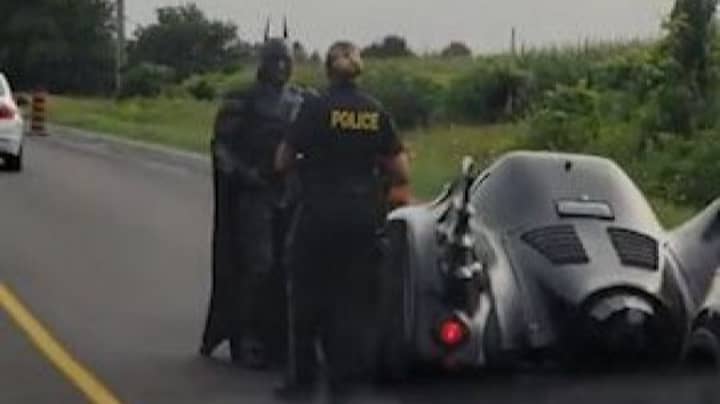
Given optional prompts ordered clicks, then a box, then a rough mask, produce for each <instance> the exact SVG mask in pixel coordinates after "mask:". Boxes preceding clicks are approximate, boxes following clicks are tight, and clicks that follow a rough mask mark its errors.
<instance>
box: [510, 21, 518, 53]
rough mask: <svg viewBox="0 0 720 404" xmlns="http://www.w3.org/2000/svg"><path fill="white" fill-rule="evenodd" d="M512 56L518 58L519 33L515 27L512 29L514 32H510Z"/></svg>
mask: <svg viewBox="0 0 720 404" xmlns="http://www.w3.org/2000/svg"><path fill="white" fill-rule="evenodd" d="M510 54H511V55H512V56H517V31H516V30H515V27H512V31H511V32H510Z"/></svg>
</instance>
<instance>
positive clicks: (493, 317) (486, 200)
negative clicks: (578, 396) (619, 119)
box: [380, 152, 720, 376]
mask: <svg viewBox="0 0 720 404" xmlns="http://www.w3.org/2000/svg"><path fill="white" fill-rule="evenodd" d="M473 166H474V164H473V163H472V162H471V161H469V160H466V161H465V162H464V164H463V175H462V176H460V177H459V179H458V180H456V181H455V182H454V183H453V184H451V185H449V186H448V187H447V188H446V190H445V192H444V193H443V194H442V195H441V196H440V197H439V198H438V199H437V200H436V201H435V202H432V203H430V204H426V205H420V206H412V207H406V208H402V209H399V210H396V211H394V212H392V213H391V215H390V225H389V228H388V237H389V240H390V245H391V248H390V254H389V258H388V260H387V262H386V266H385V268H384V269H383V271H382V280H383V282H382V286H383V287H382V293H381V296H382V310H381V312H382V313H383V316H382V317H383V333H382V338H381V355H380V358H381V370H382V371H383V373H385V374H386V375H396V376H398V375H404V374H406V373H407V371H408V370H412V369H413V368H414V367H415V366H416V365H434V366H438V367H441V368H444V369H460V368H511V369H512V368H518V367H526V366H534V365H541V364H542V365H553V364H556V365H558V366H577V365H580V366H584V365H587V364H597V365H608V364H610V365H612V364H621V363H622V364H626V363H633V364H634V363H641V364H645V363H656V362H666V363H669V362H677V361H681V360H683V359H685V358H689V357H691V356H692V357H695V358H700V359H706V360H708V361H712V360H717V347H718V346H720V345H719V344H718V341H719V340H720V337H719V335H718V330H720V328H719V327H718V325H720V321H719V320H718V319H715V312H716V310H717V309H720V278H718V277H717V275H716V273H717V269H718V267H720V216H719V215H720V200H718V201H716V202H715V203H713V204H712V205H711V206H710V207H708V208H707V209H706V210H705V211H703V212H702V213H700V214H699V215H698V216H697V217H695V218H694V219H692V220H690V221H689V222H687V223H686V224H684V225H682V226H680V227H679V228H677V229H674V230H666V229H664V228H663V226H662V225H661V224H660V223H659V221H658V219H657V217H656V215H655V213H654V212H653V209H652V208H651V206H650V204H649V203H648V201H647V199H646V198H645V197H644V196H643V194H642V192H641V191H640V190H639V189H638V187H637V186H636V185H635V184H634V183H633V181H632V180H631V179H630V178H629V177H628V176H627V175H626V173H625V172H624V171H623V170H622V169H621V168H620V167H618V165H617V164H615V163H614V162H612V161H610V160H608V159H605V158H600V157H594V156H586V155H575V154H560V153H548V152H514V153H510V154H507V155H505V156H503V157H502V158H500V159H498V160H497V161H496V162H495V163H494V164H492V165H491V166H490V167H489V168H488V169H486V170H484V171H482V172H479V173H478V172H475V171H476V170H475V169H474V167H473Z"/></svg>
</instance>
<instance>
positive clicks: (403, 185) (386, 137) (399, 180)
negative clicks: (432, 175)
mask: <svg viewBox="0 0 720 404" xmlns="http://www.w3.org/2000/svg"><path fill="white" fill-rule="evenodd" d="M382 127H383V133H382V135H381V136H382V137H383V138H382V142H381V147H380V166H381V169H382V170H383V172H385V175H387V176H388V179H389V180H390V192H389V195H388V199H389V202H390V204H391V205H393V206H403V205H407V204H409V203H410V202H411V201H412V190H411V188H410V159H409V156H408V154H407V152H406V150H405V147H404V146H403V144H402V142H401V141H400V137H399V136H398V134H397V129H396V128H395V123H394V122H393V119H392V117H390V115H389V114H383V118H382Z"/></svg>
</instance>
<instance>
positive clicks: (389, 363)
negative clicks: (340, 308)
mask: <svg viewBox="0 0 720 404" xmlns="http://www.w3.org/2000/svg"><path fill="white" fill-rule="evenodd" d="M388 239H389V240H388V241H389V244H390V246H389V247H390V248H389V253H388V258H387V259H386V260H385V262H384V263H383V270H382V271H381V294H380V296H381V299H380V322H381V327H380V338H379V347H378V355H379V356H378V361H377V363H378V374H377V376H378V377H377V378H378V381H380V382H381V383H385V382H392V383H396V382H401V381H404V380H406V379H407V378H408V376H409V369H410V349H409V346H408V345H409V344H408V338H407V335H406V332H405V323H406V315H407V312H408V310H407V304H406V302H407V299H406V297H407V293H408V282H407V274H408V269H409V257H408V241H407V237H406V224H405V223H404V222H391V223H390V225H389V229H388Z"/></svg>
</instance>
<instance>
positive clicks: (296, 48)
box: [292, 41, 308, 63]
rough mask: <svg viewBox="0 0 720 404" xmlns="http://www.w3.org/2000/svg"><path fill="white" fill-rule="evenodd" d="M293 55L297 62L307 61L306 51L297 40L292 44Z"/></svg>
mask: <svg viewBox="0 0 720 404" xmlns="http://www.w3.org/2000/svg"><path fill="white" fill-rule="evenodd" d="M292 50H293V57H294V58H295V61H297V62H298V63H305V62H307V61H308V53H307V51H306V50H305V47H304V46H303V44H302V43H300V42H299V41H295V42H293V44H292Z"/></svg>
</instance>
